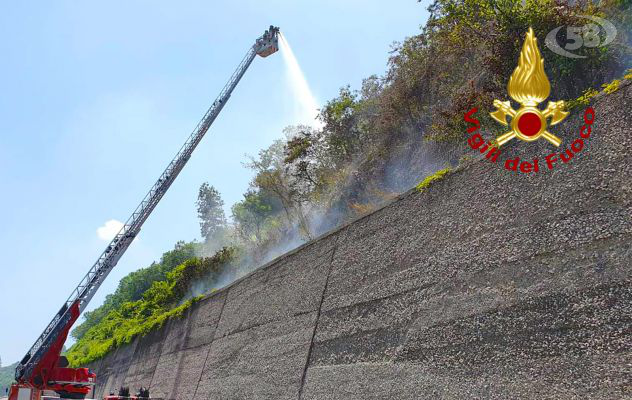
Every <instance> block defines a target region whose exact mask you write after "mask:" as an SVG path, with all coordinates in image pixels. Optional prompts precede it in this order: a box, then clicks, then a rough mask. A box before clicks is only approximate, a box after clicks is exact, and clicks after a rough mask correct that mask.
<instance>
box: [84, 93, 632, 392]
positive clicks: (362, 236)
mask: <svg viewBox="0 0 632 400" xmlns="http://www.w3.org/2000/svg"><path fill="white" fill-rule="evenodd" d="M594 109H595V112H596V119H595V124H594V126H593V133H592V135H591V137H590V139H589V140H588V141H587V142H586V146H585V148H584V149H583V150H582V151H581V153H579V154H578V155H576V156H575V158H574V159H573V160H571V162H569V163H568V164H564V165H562V164H561V163H558V164H556V166H555V168H554V170H553V171H541V172H539V173H537V174H536V173H532V174H522V173H515V172H509V171H506V170H504V169H503V168H502V165H501V164H500V163H501V162H502V159H504V158H506V157H501V159H499V163H498V164H492V163H490V162H488V161H486V160H482V161H476V162H473V163H471V164H470V165H468V166H467V167H465V168H463V169H460V170H458V171H457V172H455V173H454V174H452V175H450V176H448V177H446V178H445V179H443V180H441V181H438V182H435V183H434V184H433V185H432V186H431V187H430V188H429V189H428V190H426V191H425V192H423V193H418V192H415V191H411V192H409V193H407V194H405V195H403V196H401V197H400V198H399V199H397V200H396V201H395V202H393V203H391V204H389V205H388V206H386V207H385V208H383V209H381V210H378V211H377V212H375V213H372V214H370V215H368V216H366V217H364V218H362V219H360V220H358V221H355V222H354V223H352V224H350V225H347V226H345V227H343V228H341V229H339V230H337V231H335V232H333V233H331V234H329V235H326V236H324V237H322V238H320V239H318V240H316V241H313V242H310V243H308V244H307V245H304V246H302V247H301V248H299V249H298V250H297V251H294V252H291V253H289V254H287V255H285V256H283V257H281V258H279V259H277V260H275V261H273V262H272V263H270V264H269V265H267V266H266V267H264V268H261V269H259V270H257V271H255V272H254V273H252V274H250V275H248V276H246V277H245V278H243V279H241V280H239V281H237V282H235V283H234V284H232V285H231V286H229V287H227V288H225V289H223V290H220V291H218V292H215V293H213V294H211V295H209V296H208V297H207V298H205V299H204V300H203V301H201V302H199V303H197V304H195V305H194V306H193V307H192V308H191V309H190V310H188V312H187V313H186V314H185V315H184V316H183V317H182V318H181V319H174V320H171V321H169V322H168V323H167V324H166V325H165V326H164V327H162V328H161V329H160V330H158V331H155V332H153V333H151V334H150V335H148V336H146V337H143V338H138V339H136V340H135V341H134V342H133V343H131V344H130V345H127V346H125V347H121V348H119V349H117V350H115V351H113V352H111V353H110V354H109V355H107V356H106V357H105V358H103V359H102V360H100V361H98V362H95V363H94V364H93V365H92V366H91V367H92V368H93V369H95V370H96V372H97V377H98V386H97V389H96V393H95V398H102V396H103V395H104V394H107V393H109V392H110V391H116V389H117V388H118V387H119V386H121V385H126V386H130V387H132V388H137V387H139V386H148V387H150V388H151V394H152V396H153V397H162V398H165V399H178V400H186V399H271V400H272V399H274V400H281V399H305V400H307V399H323V400H324V399H345V400H355V399H357V400H360V399H362V400H365V399H470V398H479V399H514V398H515V399H518V398H519V399H573V398H576V399H617V398H632V350H631V349H632V347H631V345H632V240H631V239H632V162H631V154H632V151H631V150H630V149H631V148H632V147H631V146H632V135H631V133H632V129H631V126H632V117H631V116H630V110H632V85H623V87H622V88H621V89H620V90H619V91H618V92H616V93H614V94H611V95H608V96H605V97H601V98H599V99H598V100H596V102H595V104H594ZM575 114H576V115H574V116H573V117H572V118H569V120H568V121H566V122H565V123H564V124H561V125H558V126H556V127H553V128H552V131H554V132H555V133H557V134H559V135H560V136H562V138H563V139H564V141H565V143H567V144H570V142H571V141H572V140H573V139H574V138H576V137H578V135H579V127H580V126H581V124H582V122H581V112H576V113H575ZM541 142H543V141H541ZM529 146H531V147H529ZM504 149H505V147H504V146H503V151H506V152H507V153H511V154H518V153H520V152H521V156H522V157H523V158H524V157H526V159H529V157H531V158H532V157H533V156H534V154H539V155H540V156H543V155H546V154H548V153H549V152H550V151H551V146H550V145H547V143H539V144H535V145H534V144H531V145H527V144H526V143H523V142H520V143H515V144H513V145H510V146H507V150H504ZM542 158H543V157H542Z"/></svg>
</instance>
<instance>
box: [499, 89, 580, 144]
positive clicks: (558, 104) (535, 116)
mask: <svg viewBox="0 0 632 400" xmlns="http://www.w3.org/2000/svg"><path fill="white" fill-rule="evenodd" d="M494 107H496V111H494V112H492V113H490V115H491V116H492V118H494V119H495V120H496V121H498V122H500V123H501V124H503V125H505V126H507V125H509V124H508V123H507V116H509V117H511V128H512V129H511V131H509V132H507V133H504V134H502V135H500V136H498V137H497V138H496V144H497V145H498V146H502V145H503V144H505V143H507V142H508V141H510V140H511V139H513V138H514V137H516V136H518V137H519V138H520V139H522V140H525V141H527V142H532V141H534V140H537V139H538V138H539V137H540V136H542V137H543V138H544V139H546V140H548V141H549V142H550V143H551V144H553V145H555V146H556V147H557V146H559V145H560V144H561V143H562V140H561V139H560V138H559V137H557V136H555V135H554V134H552V133H551V132H549V131H547V130H546V128H547V122H546V121H547V119H548V118H549V117H550V118H551V122H550V124H548V125H556V124H558V123H560V122H561V121H563V120H564V118H566V117H567V116H568V112H566V111H564V101H549V104H548V105H547V107H546V109H545V110H544V111H540V110H539V109H538V108H537V107H535V106H522V107H520V109H519V110H518V111H516V110H514V109H513V108H512V107H511V103H510V102H509V101H500V100H494ZM521 121H522V122H521Z"/></svg>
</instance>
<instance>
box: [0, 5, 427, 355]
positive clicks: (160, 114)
mask: <svg viewBox="0 0 632 400" xmlns="http://www.w3.org/2000/svg"><path fill="white" fill-rule="evenodd" d="M426 3H427V2H423V3H422V4H419V3H417V1H416V0H396V1H389V2H385V1H383V0H344V1H341V0H331V1H330V0H327V1H322V0H320V1H302V0H301V1H297V0H286V1H265V2H264V1H249V0H242V1H222V2H209V1H199V2H192V1H187V2H182V1H179V2H164V1H134V2H131V1H124V2H122V1H107V2H106V1H102V2H100V4H97V2H78V1H74V2H70V1H55V2H39V3H38V4H36V2H3V4H2V5H1V6H0V60H1V61H0V182H2V189H1V194H2V195H1V196H0V221H1V226H2V228H1V229H0V254H2V258H1V260H2V261H0V318H1V319H2V322H1V323H0V357H2V361H3V364H5V365H7V364H9V363H12V362H15V361H17V360H18V359H20V358H21V357H22V356H23V355H24V354H25V353H26V351H27V350H28V348H29V347H30V345H31V344H32V343H33V341H34V340H35V339H36V338H37V336H38V335H39V334H40V332H41V331H42V329H43V328H44V326H45V325H46V324H47V323H48V322H49V320H50V319H51V318H52V316H53V314H54V313H55V312H57V311H58V310H59V308H60V307H61V305H62V303H63V302H64V300H66V298H67V296H68V295H69V293H70V291H71V290H72V289H73V288H74V287H75V285H77V283H78V282H79V280H80V279H81V277H82V276H83V275H84V274H85V273H86V272H87V270H88V268H89V267H90V266H91V265H92V263H93V262H94V261H95V259H96V257H97V256H98V255H99V254H100V252H101V251H102V250H103V248H104V247H105V246H106V242H105V241H103V240H102V239H100V238H99V234H98V233H97V230H98V229H99V228H100V227H103V228H104V229H107V226H106V225H105V224H106V222H107V221H109V220H112V219H116V220H125V219H126V218H127V217H128V216H129V214H130V213H131V212H132V210H133V209H134V208H135V207H136V205H137V204H138V202H139V201H140V200H141V198H142V197H143V196H144V194H145V193H146V191H147V190H148V189H149V188H150V186H151V185H152V184H153V183H154V181H155V179H156V178H157V177H158V176H159V174H160V173H161V172H162V170H163V169H164V167H165V166H166V165H167V163H168V162H169V161H170V160H171V158H172V157H173V156H174V154H175V153H176V151H177V150H178V149H179V147H180V146H181V145H182V143H183V142H184V140H185V139H186V137H187V136H188V135H189V134H190V132H191V131H192V129H193V128H194V126H195V125H196V124H197V122H198V120H199V119H200V118H201V116H202V115H203V113H204V112H205V110H206V108H207V107H208V106H209V105H210V104H211V102H212V101H213V100H214V99H215V97H216V95H217V94H218V92H219V90H220V89H221V88H222V87H223V85H224V84H225V82H226V80H227V79H228V78H229V76H230V75H231V74H232V72H233V70H234V69H235V68H236V66H237V64H238V63H239V62H240V61H241V59H242V57H243V56H244V54H245V52H246V51H247V49H248V48H249V46H251V45H252V43H253V42H254V40H255V38H257V37H258V36H259V35H260V34H262V33H263V31H264V30H265V29H267V27H268V26H269V25H270V24H275V25H278V26H280V27H281V30H282V31H283V32H284V34H285V36H286V37H287V39H288V40H289V42H290V44H291V45H292V48H293V50H294V53H295V54H296V57H297V58H298V60H299V62H300V64H301V67H302V69H303V71H304V73H305V75H306V76H307V79H308V81H309V84H310V86H311V88H312V90H313V92H314V93H315V95H316V97H317V99H318V100H319V101H321V102H322V101H323V100H327V99H330V98H332V97H333V96H335V95H336V94H337V91H338V89H339V88H340V87H341V86H344V85H347V84H351V86H352V87H353V88H358V87H359V85H360V83H361V80H362V78H365V77H367V76H369V75H371V74H382V73H383V72H384V71H385V70H386V61H387V58H388V52H389V50H390V46H391V43H392V42H393V41H399V40H402V39H403V38H405V37H406V36H410V35H412V34H416V33H417V32H419V26H420V25H421V24H423V23H424V21H425V20H426V18H427V12H426V5H427V4H426ZM291 93H292V92H291V91H290V90H289V85H288V84H287V81H286V76H285V71H284V64H283V59H282V57H281V56H279V55H273V56H271V57H268V58H266V59H261V58H257V59H256V60H255V62H254V63H253V65H252V66H251V68H250V70H249V71H248V72H247V74H246V76H245V77H244V79H243V80H242V82H241V83H240V85H239V86H238V87H237V89H236V91H235V92H234V94H233V96H232V98H231V99H230V101H229V102H228V104H227V106H226V107H225V108H224V110H223V111H222V114H221V115H220V116H219V118H218V119H217V120H216V122H215V124H214V125H213V126H212V128H211V130H210V131H209V134H208V135H207V136H206V137H205V139H204V140H203V142H202V143H201V144H200V146H199V147H198V149H197V150H196V152H195V153H194V154H193V157H192V158H191V160H190V161H189V163H188V165H187V166H186V168H185V169H184V171H183V172H182V173H181V175H180V177H179V178H178V180H177V181H176V182H175V183H174V185H173V186H172V187H171V189H170V191H169V192H168V193H167V195H166V196H165V197H164V198H163V200H162V202H161V204H160V205H159V206H158V208H157V209H156V210H155V212H154V213H153V215H152V216H151V217H150V218H149V220H148V221H147V223H146V224H145V226H144V228H143V230H142V232H141V234H140V235H139V238H138V239H137V240H136V242H135V243H134V244H133V245H132V247H131V248H130V249H129V251H128V252H127V253H126V254H125V256H124V257H123V259H122V260H121V262H120V263H119V265H118V266H117V267H116V268H115V269H114V271H113V272H112V273H111V274H110V276H109V277H108V279H107V280H106V282H105V283H104V285H103V286H102V287H101V289H100V291H99V292H98V293H97V295H96V296H95V298H94V299H93V301H92V304H91V307H90V308H94V307H96V306H98V305H99V304H101V302H102V301H103V298H104V297H105V295H106V294H108V293H111V292H112V291H113V290H114V289H115V288H116V285H117V284H118V281H119V279H120V278H121V277H123V276H124V275H126V274H127V273H129V272H130V271H133V270H135V269H138V268H140V267H144V266H147V265H148V264H149V263H151V261H152V260H157V259H158V258H159V257H160V255H161V254H162V253H163V252H164V251H166V250H169V249H171V248H172V247H173V245H174V243H175V242H176V241H178V240H187V241H188V240H192V239H195V238H199V227H198V221H197V219H196V218H197V217H196V212H195V204H194V202H195V199H196V196H197V190H198V188H199V186H200V184H201V183H202V182H204V181H209V182H210V183H211V184H212V185H214V186H215V187H217V188H218V189H219V190H220V192H221V193H222V195H223V198H224V200H225V202H226V203H227V207H226V208H227V209H228V208H230V205H232V204H233V203H234V202H236V201H238V200H240V198H241V195H242V194H243V192H244V191H245V190H246V188H247V186H248V182H249V180H250V178H251V173H250V171H249V170H247V169H245V168H244V167H243V165H242V162H243V161H244V160H245V157H244V154H245V153H248V154H256V153H257V152H258V151H259V149H261V148H264V147H266V146H268V145H269V144H270V143H271V142H272V141H273V140H274V139H276V138H280V137H282V130H283V128H284V127H285V126H286V125H289V124H292V123H293V119H292V118H293V115H294V107H293V98H292V94H291ZM101 232H102V231H101Z"/></svg>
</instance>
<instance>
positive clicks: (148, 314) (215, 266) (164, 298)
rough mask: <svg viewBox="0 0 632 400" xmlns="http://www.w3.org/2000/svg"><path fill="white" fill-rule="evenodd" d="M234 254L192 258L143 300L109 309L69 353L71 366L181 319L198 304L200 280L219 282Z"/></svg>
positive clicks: (157, 283)
mask: <svg viewBox="0 0 632 400" xmlns="http://www.w3.org/2000/svg"><path fill="white" fill-rule="evenodd" d="M234 253H235V251H234V250H233V249H230V248H225V249H222V250H221V251H219V252H217V253H216V254H215V255H214V256H213V257H209V258H190V259H188V260H186V261H184V262H183V263H181V264H180V265H178V266H177V267H175V268H173V269H172V270H171V271H169V272H167V274H166V277H165V279H164V280H157V281H154V282H153V283H152V284H151V286H150V287H149V288H148V289H147V290H146V291H145V292H144V293H143V294H142V296H141V298H140V299H138V300H135V301H126V302H123V303H122V304H120V305H119V306H118V307H116V308H112V309H110V310H109V312H108V313H107V315H106V316H105V317H104V318H102V319H101V320H100V321H99V322H98V323H97V324H95V325H94V326H92V327H90V328H89V329H88V330H87V331H86V332H85V333H84V335H83V336H82V337H81V338H80V339H79V340H78V341H77V342H76V343H75V344H74V345H73V346H72V347H71V348H70V349H69V350H68V352H67V353H66V356H67V357H68V360H69V361H70V363H71V365H74V366H79V365H85V364H87V363H90V362H92V361H94V360H96V359H98V358H101V357H103V356H104V355H105V354H107V353H108V352H109V351H110V350H112V349H113V348H116V347H118V346H120V345H122V344H125V343H129V342H130V341H131V340H132V339H133V338H134V337H136V336H139V335H140V336H142V335H145V334H147V333H148V332H150V331H151V330H153V329H156V328H158V327H160V326H162V325H163V324H164V323H165V321H167V320H168V319H169V318H173V317H176V316H179V315H181V314H182V313H183V312H184V311H185V310H186V309H187V308H188V307H190V306H191V304H193V303H194V302H196V301H197V300H199V298H198V297H195V296H193V294H192V293H191V292H190V290H191V288H192V286H193V285H194V284H195V283H196V282H198V281H199V280H201V279H211V280H212V279H217V278H218V277H219V276H220V274H222V273H223V272H224V271H225V269H226V266H227V265H228V264H229V263H230V262H231V261H232V260H233V257H234ZM187 298H188V300H187Z"/></svg>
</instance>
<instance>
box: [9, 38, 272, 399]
mask: <svg viewBox="0 0 632 400" xmlns="http://www.w3.org/2000/svg"><path fill="white" fill-rule="evenodd" d="M278 36H279V28H277V27H274V26H270V28H269V29H268V30H267V31H266V32H265V33H264V34H263V35H262V36H261V37H259V38H258V39H257V40H256V41H255V44H253V45H252V46H251V47H250V49H249V50H248V52H247V53H246V56H245V57H244V59H243V60H242V61H241V63H240V64H239V66H238V67H237V69H236V70H235V72H234V73H233V75H232V76H231V78H230V79H229V80H228V83H227V84H226V86H224V88H223V89H222V91H221V92H220V94H219V96H218V97H217V99H216V100H215V101H214V102H213V104H212V105H211V107H210V108H209V109H208V111H207V112H206V114H204V117H203V118H202V120H201V121H200V122H199V123H198V125H197V126H196V128H195V130H194V131H193V133H192V134H191V136H189V138H188V139H187V141H186V142H185V143H184V145H183V146H182V148H181V149H180V151H179V152H178V153H177V154H176V156H175V157H174V158H173V160H172V161H171V162H170V163H169V165H168V166H167V168H166V169H165V171H164V172H163V173H162V174H161V175H160V177H159V178H158V180H157V181H156V183H155V184H154V185H153V186H152V188H151V189H150V190H149V192H148V193H147V195H146V196H145V198H144V199H143V200H142V201H141V203H140V204H139V205H138V207H137V208H136V210H135V211H134V212H133V213H132V215H131V217H130V218H129V219H128V220H127V221H126V222H125V224H124V225H123V227H122V228H121V230H120V232H119V233H118V234H117V235H116V236H115V237H114V239H112V241H111V242H110V244H109V245H108V246H107V247H106V249H105V251H103V253H101V256H100V257H99V259H98V260H97V261H96V262H95V263H94V265H93V266H92V267H91V268H90V270H89V271H88V273H87V274H86V275H85V276H84V278H83V279H82V280H81V282H80V283H79V285H78V286H77V287H76V288H75V289H74V290H73V291H72V293H71V294H70V296H69V297H68V300H66V302H65V303H64V305H63V306H62V307H61V309H60V310H59V312H58V313H57V314H55V316H54V317H53V319H52V320H51V322H50V323H49V324H48V325H47V326H46V329H44V332H42V334H41V335H40V336H39V337H38V338H37V340H36V341H35V343H34V344H33V346H31V348H30V350H29V351H28V352H27V353H26V355H25V356H24V358H22V360H21V361H20V362H19V364H18V366H17V367H16V370H15V380H16V383H15V384H13V385H12V386H11V390H10V392H9V400H40V399H41V398H42V394H43V391H45V390H46V391H54V392H56V393H58V394H59V395H60V397H61V398H66V399H84V398H85V397H86V395H87V394H88V393H89V392H90V390H91V388H92V386H94V385H95V382H96V376H95V374H94V373H92V372H91V371H90V370H88V368H67V364H68V362H67V360H66V358H65V357H64V356H61V355H60V354H61V350H62V347H63V345H64V342H65V341H66V337H67V336H68V332H69V331H70V328H71V327H72V325H73V324H74V323H75V321H76V320H77V318H79V315H81V313H82V312H83V310H85V308H86V306H87V305H88V303H89V302H90V300H91V299H92V296H94V293H95V292H96V291H97V289H98V288H99V286H101V284H102V283H103V281H104V280H105V278H106V277H107V276H108V274H109V273H110V271H111V270H112V269H113V268H114V267H115V266H116V264H117V262H118V261H119V259H120V258H121V256H123V254H124V253H125V251H126V250H127V248H128V247H129V245H130V244H131V243H132V241H133V240H134V238H135V237H136V235H138V233H139V231H140V229H141V227H142V225H143V223H144V222H145V220H146V219H147V218H148V217H149V215H150V214H151V212H152V211H153V210H154V208H155V207H156V205H157V204H158V202H159V201H160V199H161V198H162V196H163V195H164V194H165V193H166V192H167V190H168V189H169V187H170V186H171V184H172V183H173V181H174V180H175V179H176V177H177V176H178V174H179V173H180V171H182V168H183V167H184V166H185V164H186V163H187V161H188V160H189V158H190V157H191V154H192V153H193V150H195V148H196V147H197V145H198V144H199V143H200V141H201V140H202V138H203V137H204V135H205V134H206V132H207V131H208V129H209V127H210V126H211V124H212V123H213V121H215V118H217V116H218V115H219V113H220V111H221V110H222V108H224V105H226V102H227V101H228V99H229V98H230V95H231V93H232V92H233V90H234V89H235V87H236V86H237V84H238V83H239V81H240V80H241V78H242V77H243V76H244V74H245V73H246V70H247V69H248V67H249V66H250V64H251V63H252V61H253V60H254V59H255V57H256V56H257V55H259V56H261V57H267V56H269V55H270V54H273V53H275V52H276V51H278V49H279V42H278V39H279V38H278Z"/></svg>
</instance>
